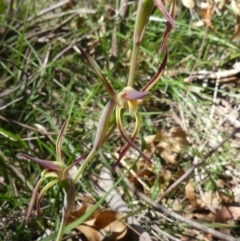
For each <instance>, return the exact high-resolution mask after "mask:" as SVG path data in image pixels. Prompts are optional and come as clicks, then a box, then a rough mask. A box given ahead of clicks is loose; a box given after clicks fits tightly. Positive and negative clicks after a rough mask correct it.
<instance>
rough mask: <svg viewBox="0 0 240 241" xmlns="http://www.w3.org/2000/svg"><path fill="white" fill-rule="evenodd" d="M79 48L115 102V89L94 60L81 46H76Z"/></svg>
mask: <svg viewBox="0 0 240 241" xmlns="http://www.w3.org/2000/svg"><path fill="white" fill-rule="evenodd" d="M78 48H79V50H80V51H81V53H82V55H83V56H84V58H85V59H86V60H87V61H88V63H89V64H90V65H91V67H92V68H93V69H94V71H95V73H96V74H97V75H98V77H99V78H100V79H101V81H102V83H103V85H104V86H105V88H106V89H107V92H108V94H109V95H110V96H111V97H112V99H113V100H115V102H116V103H117V97H116V94H115V91H114V89H113V87H112V86H111V84H110V83H109V82H108V80H107V79H106V78H105V76H104V75H103V74H102V72H101V71H100V69H99V67H98V65H97V64H96V62H95V61H94V60H93V59H92V58H91V57H90V56H89V55H88V54H87V53H86V52H85V51H84V50H83V48H82V47H80V46H78Z"/></svg>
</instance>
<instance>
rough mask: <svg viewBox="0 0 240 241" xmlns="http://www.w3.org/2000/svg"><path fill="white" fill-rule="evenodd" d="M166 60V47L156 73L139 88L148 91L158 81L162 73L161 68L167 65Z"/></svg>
mask: <svg viewBox="0 0 240 241" xmlns="http://www.w3.org/2000/svg"><path fill="white" fill-rule="evenodd" d="M167 60H168V49H167V47H166V49H165V54H164V58H163V62H162V64H161V65H160V66H159V68H158V71H157V73H156V74H155V75H154V76H153V77H152V79H151V80H150V81H149V82H148V83H147V84H146V85H145V86H144V87H143V88H142V89H141V91H149V90H150V89H151V88H152V87H153V86H154V85H155V84H156V82H157V81H158V79H159V77H160V75H161V74H162V72H163V70H164V69H165V67H166V65H167Z"/></svg>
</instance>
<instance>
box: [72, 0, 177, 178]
mask: <svg viewBox="0 0 240 241" xmlns="http://www.w3.org/2000/svg"><path fill="white" fill-rule="evenodd" d="M154 3H155V5H156V6H157V7H158V8H159V9H160V11H161V12H162V13H163V15H164V16H165V17H166V19H167V25H166V28H165V31H164V35H163V40H162V44H161V47H160V52H163V51H164V57H163V62H162V64H161V65H160V67H159V68H158V71H157V73H156V74H155V75H154V76H153V77H152V79H151V80H150V81H149V82H148V83H147V84H146V85H145V86H144V87H143V88H142V89H141V90H140V91H137V90H135V89H134V88H133V87H132V86H133V80H134V76H135V69H136V63H137V54H138V48H139V45H140V44H141V42H142V39H143V36H144V32H145V29H146V26H147V23H148V19H149V16H150V14H151V11H152V8H153V6H154ZM174 14H175V0H173V3H172V6H171V10H170V13H168V12H167V10H166V9H165V7H164V5H163V3H162V2H161V0H154V1H153V0H140V2H139V5H138V12H137V19H136V24H135V30H134V36H133V42H134V45H133V52H132V58H131V64H130V72H129V80H128V84H127V86H126V87H125V88H124V89H123V90H122V91H120V92H119V93H117V94H116V91H115V90H114V88H113V87H112V85H111V84H110V82H109V81H108V80H107V79H106V77H105V76H104V75H103V73H102V72H101V70H100V68H99V67H98V65H97V64H96V62H95V61H94V60H93V59H92V58H91V57H90V56H89V55H88V54H87V53H86V52H85V51H84V50H83V49H82V48H81V47H80V46H78V47H76V46H74V49H75V50H76V51H77V52H79V53H81V54H82V55H83V56H84V58H85V59H86V60H87V62H88V63H89V64H90V66H91V67H92V68H93V70H94V71H95V73H96V74H97V75H98V77H99V78H100V80H101V81H102V84H103V85H104V87H105V88H106V90H107V92H108V93H109V95H110V97H111V100H110V101H109V102H108V103H107V105H106V106H105V107H104V110H103V111H102V114H101V116H100V119H99V123H98V128H97V133H96V136H95V141H94V145H93V148H92V150H91V152H90V153H89V154H88V156H87V157H86V159H85V161H84V162H83V164H82V165H81V167H80V168H79V170H78V172H77V174H76V176H75V178H74V182H77V181H78V179H79V177H80V176H81V175H82V173H83V172H84V170H85V168H86V166H87V164H88V163H89V162H90V161H91V159H92V158H93V157H94V155H95V154H96V152H97V151H98V150H99V148H100V147H101V146H102V145H103V143H104V142H105V141H106V140H107V139H108V138H109V136H110V135H111V134H112V132H113V131H114V130H115V128H116V127H117V128H118V129H119V131H120V133H121V136H122V137H123V138H124V140H125V141H126V142H127V144H126V145H125V146H124V147H123V149H122V150H121V152H120V154H119V157H118V159H117V162H116V163H115V165H114V166H116V165H117V164H118V163H119V162H120V160H121V159H122V157H123V156H124V155H125V154H126V152H127V151H128V150H129V149H130V147H133V148H134V149H135V150H137V151H138V152H139V153H140V155H142V156H143V157H144V158H145V159H146V160H147V161H149V162H151V160H150V158H149V157H148V156H146V154H145V153H143V152H142V151H141V150H140V149H139V147H138V146H137V145H136V144H135V143H134V141H135V139H136V137H137V135H138V133H139V131H140V115H139V113H138V100H140V99H143V98H144V97H146V96H147V95H148V91H149V90H150V89H151V88H152V87H153V86H154V85H155V84H156V83H157V81H158V80H159V77H160V75H161V73H162V72H163V70H164V68H165V67H166V64H167V59H168V50H167V47H166V46H165V45H166V41H167V38H168V35H169V32H170V30H171V28H172V27H173V28H176V26H175V23H174V20H173V18H174ZM125 110H128V111H129V113H130V114H131V115H132V116H133V117H134V118H135V127H134V131H133V133H132V135H131V136H128V134H127V133H126V131H125V129H124V127H123V121H122V118H123V114H124V111H125ZM114 111H115V118H113V121H112V116H113V112H114Z"/></svg>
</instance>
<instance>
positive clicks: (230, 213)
mask: <svg viewBox="0 0 240 241" xmlns="http://www.w3.org/2000/svg"><path fill="white" fill-rule="evenodd" d="M230 218H235V219H239V218H240V207H233V206H232V207H223V208H222V209H221V210H219V211H217V212H216V214H215V219H214V221H215V222H218V223H219V222H222V221H224V220H226V219H230Z"/></svg>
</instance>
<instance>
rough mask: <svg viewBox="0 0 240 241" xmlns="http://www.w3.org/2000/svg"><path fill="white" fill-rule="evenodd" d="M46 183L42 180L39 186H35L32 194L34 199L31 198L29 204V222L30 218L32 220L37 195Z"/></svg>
mask: <svg viewBox="0 0 240 241" xmlns="http://www.w3.org/2000/svg"><path fill="white" fill-rule="evenodd" d="M43 181H44V179H43V178H41V179H40V180H39V181H38V183H37V185H36V186H35V188H34V190H33V194H32V197H31V201H30V203H29V207H28V212H27V217H26V220H27V222H28V221H29V218H30V215H31V213H32V210H33V206H34V203H35V200H36V197H37V193H38V190H39V188H40V186H41V184H42V182H43Z"/></svg>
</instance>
